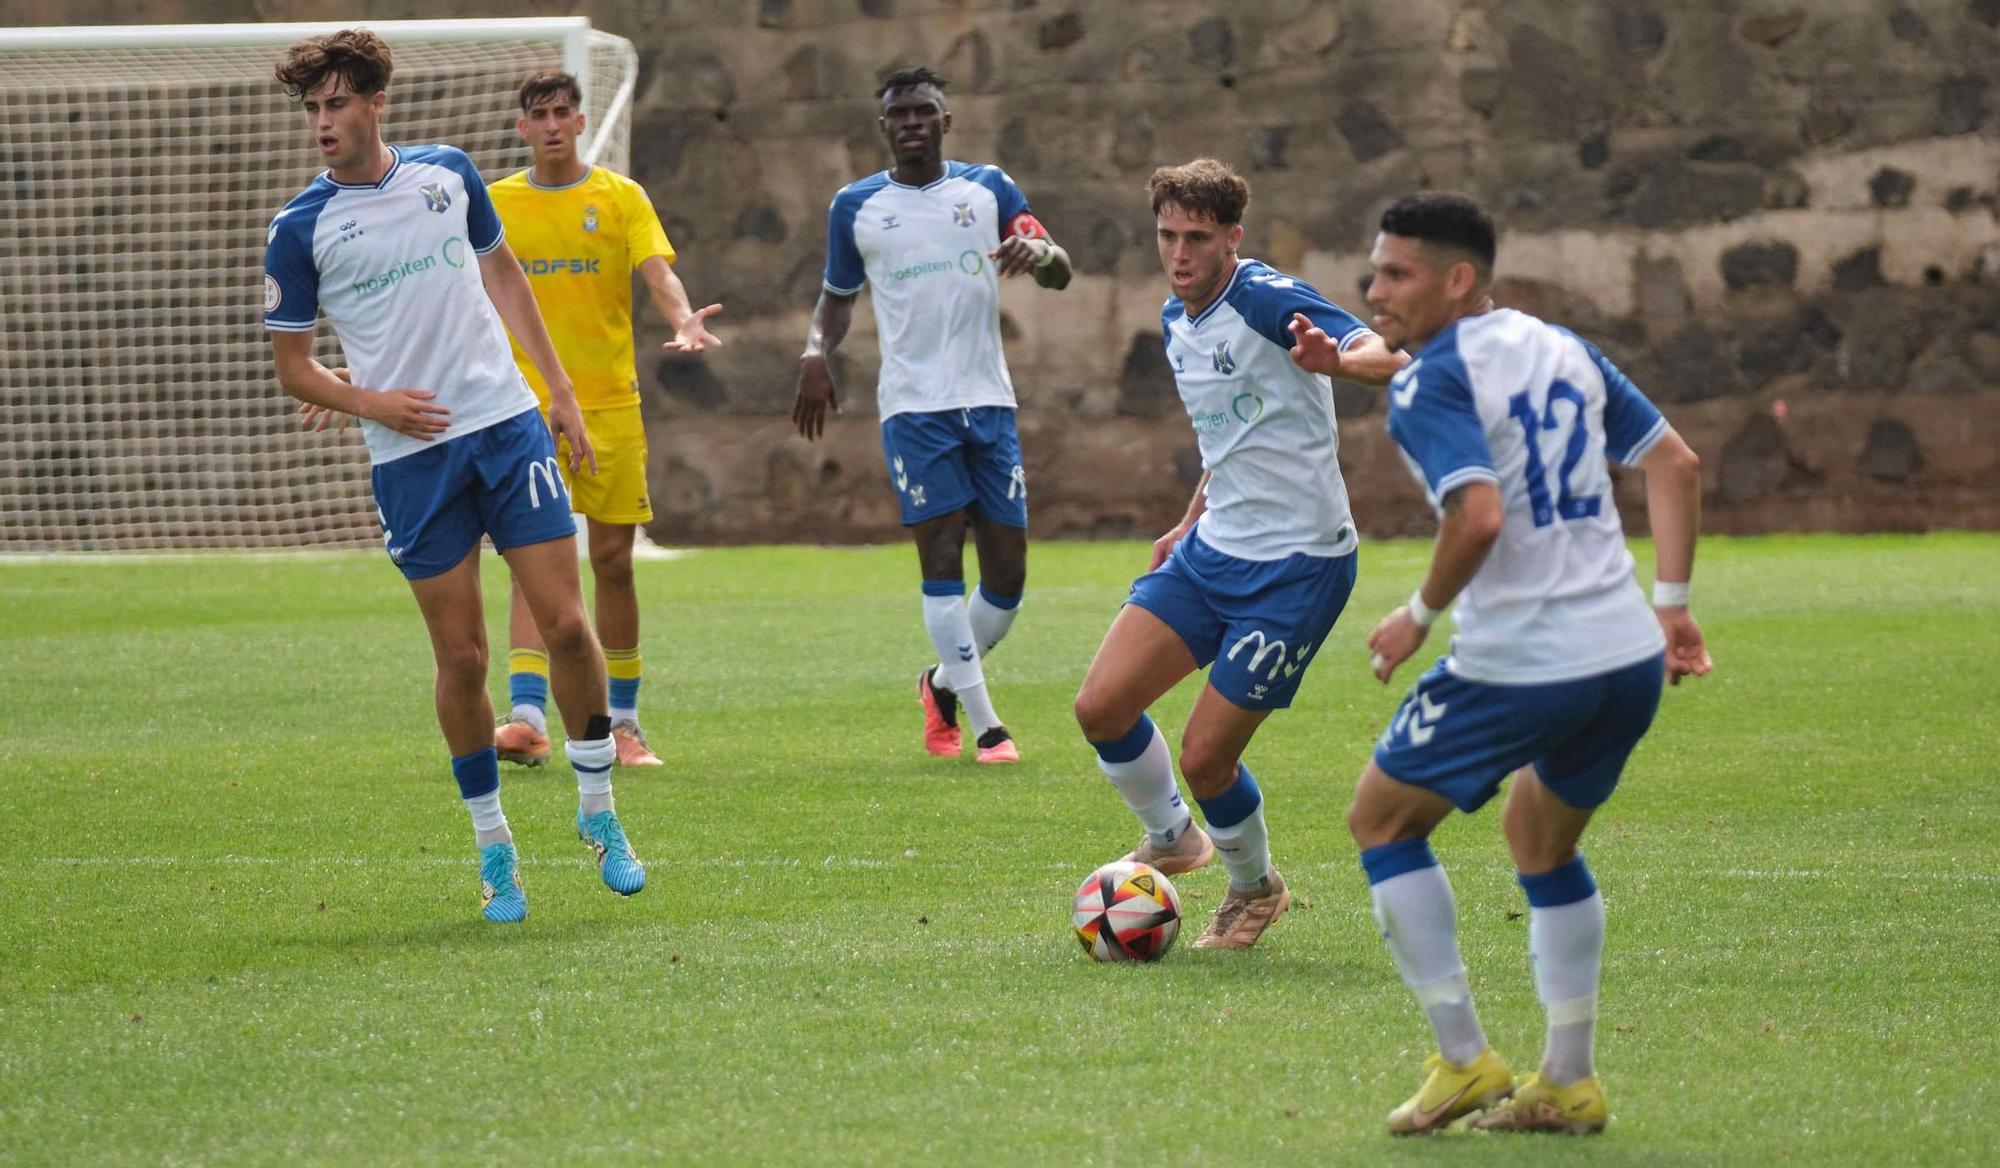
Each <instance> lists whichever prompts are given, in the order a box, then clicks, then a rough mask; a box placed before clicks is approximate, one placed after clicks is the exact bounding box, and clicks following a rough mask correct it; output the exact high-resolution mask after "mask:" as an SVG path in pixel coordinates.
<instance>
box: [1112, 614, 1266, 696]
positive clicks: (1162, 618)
mask: <svg viewBox="0 0 2000 1168" xmlns="http://www.w3.org/2000/svg"><path fill="white" fill-rule="evenodd" d="M1125 603H1126V604H1129V605H1131V606H1132V607H1134V608H1137V609H1142V610H1144V611H1146V612H1149V613H1152V614H1153V616H1154V617H1155V618H1156V619H1158V620H1159V622H1160V623H1161V624H1163V625H1165V626H1167V628H1168V630H1170V631H1171V632H1172V633H1173V634H1174V636H1175V637H1176V638H1178V639H1179V640H1180V643H1181V644H1182V645H1185V646H1186V647H1187V651H1188V656H1190V657H1193V658H1194V667H1195V668H1196V669H1207V668H1208V667H1209V666H1210V665H1213V664H1215V658H1214V657H1209V658H1208V659H1206V660H1203V658H1202V655H1201V648H1200V646H1198V645H1196V644H1195V643H1194V642H1192V641H1190V640H1188V639H1187V634H1186V633H1183V632H1181V631H1180V630H1179V629H1177V628H1174V622H1173V621H1171V620H1168V619H1167V614H1166V613H1164V612H1161V611H1160V610H1159V609H1157V608H1154V607H1153V606H1152V605H1150V604H1147V603H1146V602H1145V601H1143V600H1140V599H1139V598H1138V597H1136V596H1128V597H1126V598H1125ZM1204 681H1205V679H1204ZM1215 692H1217V693H1222V691H1221V690H1216V691H1215ZM1223 696H1224V697H1228V696H1229V695H1227V694H1223ZM1232 704H1234V703H1232ZM1244 708H1247V707H1244Z"/></svg>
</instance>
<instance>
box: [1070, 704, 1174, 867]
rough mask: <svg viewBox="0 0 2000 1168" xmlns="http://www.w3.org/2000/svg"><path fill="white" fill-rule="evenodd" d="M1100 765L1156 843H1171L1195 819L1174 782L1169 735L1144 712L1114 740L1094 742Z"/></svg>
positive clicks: (1100, 768) (1105, 775)
mask: <svg viewBox="0 0 2000 1168" xmlns="http://www.w3.org/2000/svg"><path fill="white" fill-rule="evenodd" d="M1091 745H1092V746H1094V747H1096V748H1097V769H1098V770H1101V771H1103V772H1104V777H1105V778H1107V779H1110V780H1111V785H1112V786H1114V787H1116V788H1118V793H1119V794H1120V795H1122V796H1124V798H1125V805H1126V806H1127V807H1130V808H1131V809H1132V814H1134V815H1137V816H1138V817H1139V822H1140V823H1141V824H1144V825H1145V828H1146V833H1147V834H1148V835H1150V836H1152V837H1153V842H1154V843H1156V844H1171V843H1173V842H1174V841H1175V840H1177V839H1179V838H1180V837H1181V833H1182V832H1184V831H1186V830H1187V828H1188V826H1189V825H1190V824H1191V823H1192V822H1193V817H1192V816H1191V815H1190V814H1189V813H1188V809H1187V804H1185V803H1182V802H1181V792H1180V787H1179V785H1178V784H1176V783H1175V782H1174V756H1173V752H1172V751H1171V750H1169V749H1167V737H1166V735H1164V734H1161V733H1160V732H1159V730H1157V729H1156V728H1154V726H1153V720H1152V719H1151V718H1148V717H1146V716H1145V715H1144V714H1141V715H1140V716H1139V722H1138V724H1137V725H1135V726H1133V727H1132V729H1131V730H1129V731H1127V732H1126V734H1125V736H1124V737H1122V738H1119V739H1117V740H1116V741H1113V742H1093V743H1091Z"/></svg>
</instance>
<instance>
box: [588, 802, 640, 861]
mask: <svg viewBox="0 0 2000 1168" xmlns="http://www.w3.org/2000/svg"><path fill="white" fill-rule="evenodd" d="M583 826H584V830H585V831H586V832H588V833H589V835H590V838H591V839H592V840H593V841H595V842H596V844H597V846H598V847H600V848H603V849H604V853H605V855H606V856H607V857H609V856H616V857H618V858H619V859H621V860H626V859H630V858H631V855H632V846H631V845H630V844H628V843H626V842H625V829H624V828H623V827H622V826H620V825H619V823H618V817H617V816H615V815H613V814H611V813H610V812H609V811H600V812H598V813H597V814H595V815H593V816H591V817H590V818H589V819H588V820H587V821H585V823H584V825H583Z"/></svg>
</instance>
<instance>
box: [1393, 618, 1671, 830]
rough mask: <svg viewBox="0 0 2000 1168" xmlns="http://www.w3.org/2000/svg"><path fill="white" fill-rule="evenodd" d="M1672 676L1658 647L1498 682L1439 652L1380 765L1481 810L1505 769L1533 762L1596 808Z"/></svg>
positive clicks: (1560, 790) (1547, 779)
mask: <svg viewBox="0 0 2000 1168" xmlns="http://www.w3.org/2000/svg"><path fill="white" fill-rule="evenodd" d="M1666 675H1667V665H1666V657H1665V655H1664V654H1656V655H1654V656H1652V657H1648V658H1646V659H1645V660H1644V661H1641V662H1638V663H1637V664H1634V665H1627V666H1625V667H1624V668H1622V669H1614V670H1612V671H1611V672H1610V673H1600V674H1598V675H1597V676H1595V677H1582V678H1578V679H1576V680H1574V681H1558V682H1552V683H1550V684H1547V685H1493V684H1490V683H1486V682H1479V681H1467V680H1465V679H1464V678H1462V677H1459V676H1458V675H1457V674H1454V673H1452V672H1451V671H1450V670H1448V669H1446V668H1445V666H1444V661H1443V660H1442V659H1440V660H1439V661H1438V663H1437V664H1436V665H1433V666H1431V668H1430V671H1429V672H1427V673H1425V674H1424V675H1423V676H1422V677H1420V678H1418V679H1417V684H1416V685H1414V686H1412V687H1410V696H1408V697H1406V698H1404V699H1403V705H1402V707H1401V708H1400V709H1398V710H1397V711H1396V716H1395V718H1394V719H1392V720H1391V721H1390V723H1389V728H1388V729H1387V730H1384V731H1383V732H1382V738H1381V740H1380V741H1378V742H1377V743H1376V744H1375V765H1376V766H1378V767H1380V768H1382V772H1383V773H1384V774H1386V775H1388V776H1389V777H1390V778H1393V779H1397V780H1400V781H1402V782H1405V783H1410V784H1413V785H1415V786H1419V787H1422V788H1424V789H1425V790H1427V791H1431V792H1433V793H1435V794H1439V795H1442V796H1444V797H1445V798H1447V799H1449V800H1451V801H1452V802H1453V803H1454V804H1456V805H1457V806H1458V809H1459V810H1460V811H1477V810H1479V808H1480V807H1481V806H1482V805H1484V804H1485V802H1486V801H1487V800H1488V799H1491V798H1492V797H1493V793H1494V792H1495V791H1497V790H1499V789H1500V783H1501V782H1502V781H1503V780H1505V779H1506V777H1507V776H1508V775H1511V774H1513V773H1514V772H1515V771H1517V770H1519V769H1521V768H1522V767H1524V766H1526V765H1528V764H1529V763H1533V764H1534V765H1535V773H1536V774H1537V775H1539V776H1541V780H1542V782H1543V783H1544V784H1546V785H1547V786H1548V788H1549V790H1551V791H1553V792H1555V795H1556V797H1557V798H1558V799H1561V800H1562V801H1563V802H1564V803H1567V804H1569V805H1570V806H1571V807H1576V808H1590V807H1596V806H1597V805H1598V804H1600V803H1603V802H1604V801H1605V800H1606V799H1609V798H1610V797H1611V792H1612V790H1613V789H1614V788H1616V787H1617V786H1618V775H1619V773H1620V772H1621V771H1623V770H1624V769H1625V760H1626V759H1627V758H1629V757H1631V754H1632V748H1633V747H1635V746H1637V745H1638V744H1639V739H1641V738H1643V737H1645V734H1646V729H1647V727H1649V726H1651V725H1652V724H1653V712H1654V711H1655V710H1657V709H1659V706H1660V688H1661V686H1663V685H1664V684H1665V682H1666Z"/></svg>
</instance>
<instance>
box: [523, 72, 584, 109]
mask: <svg viewBox="0 0 2000 1168" xmlns="http://www.w3.org/2000/svg"><path fill="white" fill-rule="evenodd" d="M552 97H567V98H569V104H570V108H571V109H573V110H580V109H582V108H583V87H582V86H580V85H578V84H577V83H576V78H575V77H572V76H571V75H569V74H568V73H563V72H560V71H558V70H554V69H544V70H542V71H541V72H539V73H531V74H529V75H528V79H527V80H526V81H523V82H522V83H521V112H522V113H527V112H528V111H529V110H531V109H534V108H535V103H536V102H538V101H547V100H548V99H549V98H552Z"/></svg>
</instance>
